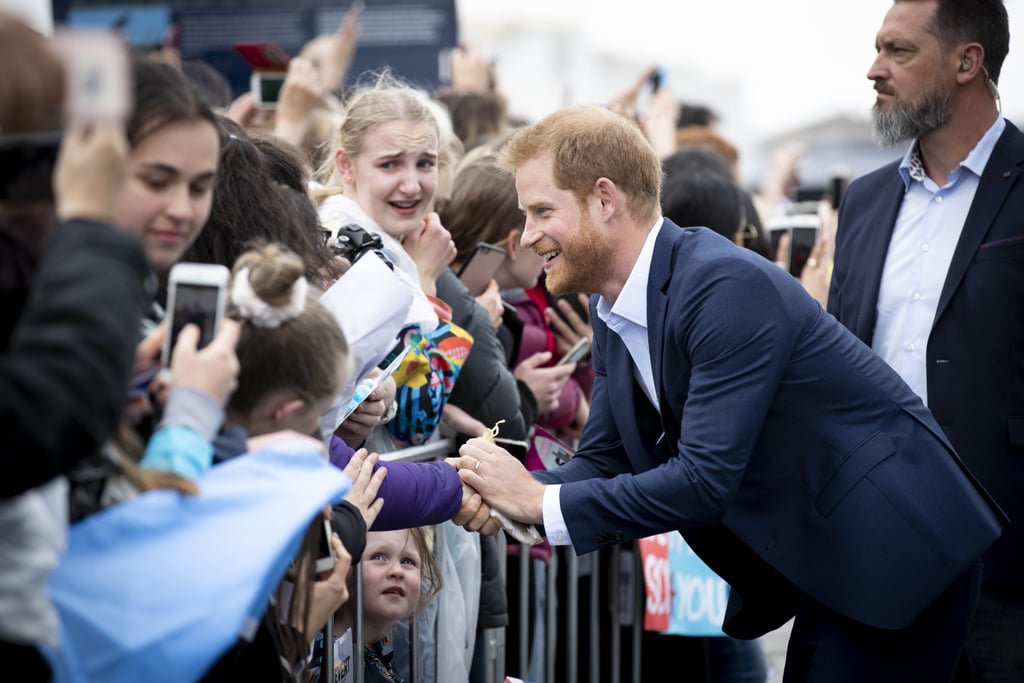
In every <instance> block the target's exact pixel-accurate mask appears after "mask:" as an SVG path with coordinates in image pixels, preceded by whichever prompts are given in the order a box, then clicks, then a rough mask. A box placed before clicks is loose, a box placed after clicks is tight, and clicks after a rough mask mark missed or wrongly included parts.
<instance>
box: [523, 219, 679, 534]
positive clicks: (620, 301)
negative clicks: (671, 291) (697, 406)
mask: <svg viewBox="0 0 1024 683" xmlns="http://www.w3.org/2000/svg"><path fill="white" fill-rule="evenodd" d="M663 224H664V219H663V218H659V219H658V222H657V223H655V224H654V227H653V228H652V229H651V231H650V232H648V233H647V240H646V241H645V242H644V246H643V248H642V249H641V250H640V255H639V256H637V259H636V263H634V264H633V269H632V270H631V271H630V272H629V277H628V278H626V283H625V284H624V285H623V286H622V291H621V292H620V293H619V296H618V298H617V299H616V300H615V303H614V304H611V303H609V302H608V301H607V300H606V299H605V298H604V297H603V296H602V297H599V298H598V300H597V317H598V318H600V319H601V321H602V322H604V323H605V324H606V325H608V329H610V330H611V331H612V332H614V333H615V334H617V335H619V338H620V339H622V342H623V343H624V344H625V345H626V349H627V350H628V351H629V355H630V356H631V357H632V358H633V375H634V376H635V377H636V379H637V381H638V382H639V383H640V386H641V387H642V388H643V390H644V393H645V394H647V398H649V399H650V400H651V403H652V404H654V407H655V408H658V407H659V403H658V392H657V390H656V389H655V385H654V368H653V366H652V364H651V349H650V346H649V345H648V340H647V280H648V277H649V276H650V271H651V260H652V258H653V256H654V243H655V241H657V239H658V233H659V232H661V229H662V226H663ZM560 491H561V485H560V484H552V485H550V486H548V487H547V488H545V489H544V502H543V514H544V530H545V532H546V533H547V540H548V543H550V544H551V545H571V544H572V539H570V538H569V531H568V529H567V527H566V525H565V518H564V517H563V516H562V505H561V502H560V500H559V496H560Z"/></svg>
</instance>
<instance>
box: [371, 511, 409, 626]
mask: <svg viewBox="0 0 1024 683" xmlns="http://www.w3.org/2000/svg"><path fill="white" fill-rule="evenodd" d="M362 565H363V621H364V622H366V623H367V624H368V625H369V624H376V625H378V627H379V626H381V625H386V626H387V628H386V629H385V630H386V632H388V633H390V630H391V627H393V626H394V625H395V622H397V621H398V620H399V619H403V618H405V617H407V616H409V615H410V614H412V611H413V610H414V609H415V608H416V604H417V603H418V602H419V599H420V568H421V557H420V551H419V548H418V547H417V546H416V542H415V540H414V539H413V537H412V532H411V531H409V530H408V529H398V530H396V531H371V532H369V533H367V534H366V550H364V551H363V561H362Z"/></svg>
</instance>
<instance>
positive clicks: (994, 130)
mask: <svg viewBox="0 0 1024 683" xmlns="http://www.w3.org/2000/svg"><path fill="white" fill-rule="evenodd" d="M1005 128H1006V121H1005V120H1004V119H1003V118H1002V117H999V118H998V119H996V122H995V123H994V124H993V125H992V127H991V128H990V129H989V130H988V132H987V133H985V135H984V136H983V137H982V138H981V140H980V141H978V144H977V145H976V146H975V147H974V149H973V150H971V152H970V154H968V155H967V157H966V158H965V159H964V160H963V161H962V162H960V165H959V166H957V168H956V169H954V170H953V172H952V173H950V174H949V181H948V182H947V183H946V184H945V185H944V186H943V187H939V186H938V185H937V184H936V183H935V181H933V180H932V179H931V178H929V177H928V176H927V175H926V174H925V172H924V166H923V164H922V163H921V158H920V154H919V152H918V146H917V144H916V143H915V144H914V145H913V146H912V147H911V148H910V150H908V151H907V154H906V155H905V156H904V157H903V161H902V163H900V168H899V171H900V176H901V177H902V178H903V183H904V185H905V186H906V193H905V195H904V197H903V204H902V205H901V207H900V211H899V215H898V216H897V217H896V225H895V227H894V229H893V232H892V238H891V239H890V241H889V251H888V255H887V256H886V259H885V267H884V269H883V271H882V283H881V287H880V289H879V292H878V319H877V322H876V324H875V333H874V337H873V338H872V342H871V347H872V348H873V349H874V350H875V352H876V353H878V355H879V356H881V357H882V358H883V359H885V362H886V363H888V364H889V365H890V366H891V367H892V368H893V369H894V370H896V372H897V373H899V375H900V376H901V377H902V378H903V379H904V381H906V383H907V384H908V385H910V388H911V389H913V390H914V393H916V394H917V395H918V396H920V397H921V400H922V401H924V403H925V405H928V383H927V353H926V352H927V347H928V336H929V334H930V333H931V329H932V323H933V322H934V320H935V312H936V310H937V309H938V305H939V295H940V294H941V292H942V286H943V284H944V283H945V281H946V273H947V271H949V264H950V262H951V261H952V260H953V252H954V251H955V250H956V245H957V242H958V241H959V239H960V232H961V231H962V230H963V226H964V221H965V220H966V219H967V213H968V211H970V208H971V203H972V202H973V201H974V194H975V192H976V191H977V189H978V181H979V179H980V177H981V172H982V171H983V170H984V168H985V164H986V163H988V159H989V156H991V154H992V149H993V148H994V147H995V144H996V141H997V140H998V139H999V136H1000V135H1002V133H1003V130H1004V129H1005Z"/></svg>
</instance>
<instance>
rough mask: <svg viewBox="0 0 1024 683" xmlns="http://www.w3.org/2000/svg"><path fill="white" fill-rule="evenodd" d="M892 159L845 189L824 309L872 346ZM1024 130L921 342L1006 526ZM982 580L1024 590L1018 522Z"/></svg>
mask: <svg viewBox="0 0 1024 683" xmlns="http://www.w3.org/2000/svg"><path fill="white" fill-rule="evenodd" d="M898 167H899V162H898V161H897V162H894V163H892V164H889V165H888V166H885V167H883V168H881V169H878V170H877V171H874V172H872V173H870V174H868V175H866V176H864V177H863V178H861V179H858V180H855V181H854V182H853V183H851V184H850V188H849V190H848V191H847V193H846V197H845V199H844V200H843V205H842V207H841V209H840V212H839V230H838V232H837V233H836V254H835V269H834V273H833V275H832V282H831V288H830V291H829V301H828V310H829V312H830V313H832V314H833V315H835V316H836V318H838V319H839V321H840V322H841V323H843V324H844V325H846V326H847V327H848V328H850V330H852V331H853V333H854V334H856V335H857V336H858V337H859V338H860V339H862V340H863V341H864V342H865V343H867V344H870V343H871V340H872V338H873V337H874V333H875V323H876V320H877V316H878V291H879V288H880V286H881V281H882V268H883V266H884V265H885V258H886V252H887V251H888V248H889V240H890V238H891V237H892V231H893V227H894V225H895V223H896V216H897V214H898V212H899V209H900V205H901V203H902V201H903V195H904V185H903V181H902V180H901V179H900V177H899V171H898ZM1022 172H1024V134H1022V133H1021V131H1020V130H1018V129H1017V128H1016V127H1015V126H1014V125H1013V124H1012V123H1010V122H1009V121H1007V122H1006V130H1004V131H1003V134H1002V136H1001V137H1000V139H999V140H998V141H997V142H996V145H995V147H994V148H993V150H992V155H991V156H990V157H989V161H988V164H987V165H986V167H985V170H984V171H983V172H982V175H981V180H980V182H979V183H978V189H977V192H976V193H975V196H974V201H973V203H972V204H971V208H970V211H969V212H968V214H967V219H966V221H964V225H963V229H962V231H961V233H960V239H959V241H958V242H957V246H956V251H955V252H954V254H953V260H952V262H951V263H950V266H949V271H948V273H947V274H946V280H945V282H944V284H943V287H942V293H941V295H940V298H939V304H938V309H937V311H936V314H935V319H934V321H933V322H932V329H931V333H930V334H929V335H928V348H927V379H928V407H929V409H930V410H931V412H932V414H933V415H934V416H935V419H936V421H937V422H938V423H939V425H941V426H942V429H943V431H944V432H945V433H946V436H947V437H949V440H950V441H951V442H952V444H953V446H954V447H955V448H956V450H957V452H958V453H959V454H960V455H961V456H962V457H963V459H964V461H965V462H966V463H967V464H968V466H969V467H970V468H971V470H972V471H974V472H975V473H976V474H977V475H978V478H979V479H980V480H981V482H982V483H983V484H984V485H985V487H986V488H987V489H988V490H989V491H990V492H991V493H992V495H993V497H995V499H996V500H997V501H998V502H999V504H1000V505H1001V506H1003V507H1004V508H1005V509H1006V511H1007V513H1008V514H1009V515H1010V518H1011V520H1015V521H1018V522H1019V521H1020V520H1021V519H1022V518H1024V496H1022V495H1021V492H1022V491H1024V180H1022V178H1021V175H1022ZM985 581H986V582H991V583H999V584H1017V585H1021V584H1024V525H1021V524H1019V523H1016V524H1011V525H1010V526H1009V527H1007V529H1006V532H1005V533H1004V534H1003V536H1002V537H1001V538H1000V539H999V540H998V541H996V543H995V544H994V545H993V546H992V548H991V549H990V550H989V551H988V552H987V553H985Z"/></svg>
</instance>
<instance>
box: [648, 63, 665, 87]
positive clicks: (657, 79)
mask: <svg viewBox="0 0 1024 683" xmlns="http://www.w3.org/2000/svg"><path fill="white" fill-rule="evenodd" d="M664 84H665V70H664V69H662V68H661V67H660V66H659V67H658V68H657V69H655V70H654V73H652V74H651V92H658V89H659V88H661V86H662V85H664Z"/></svg>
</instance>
